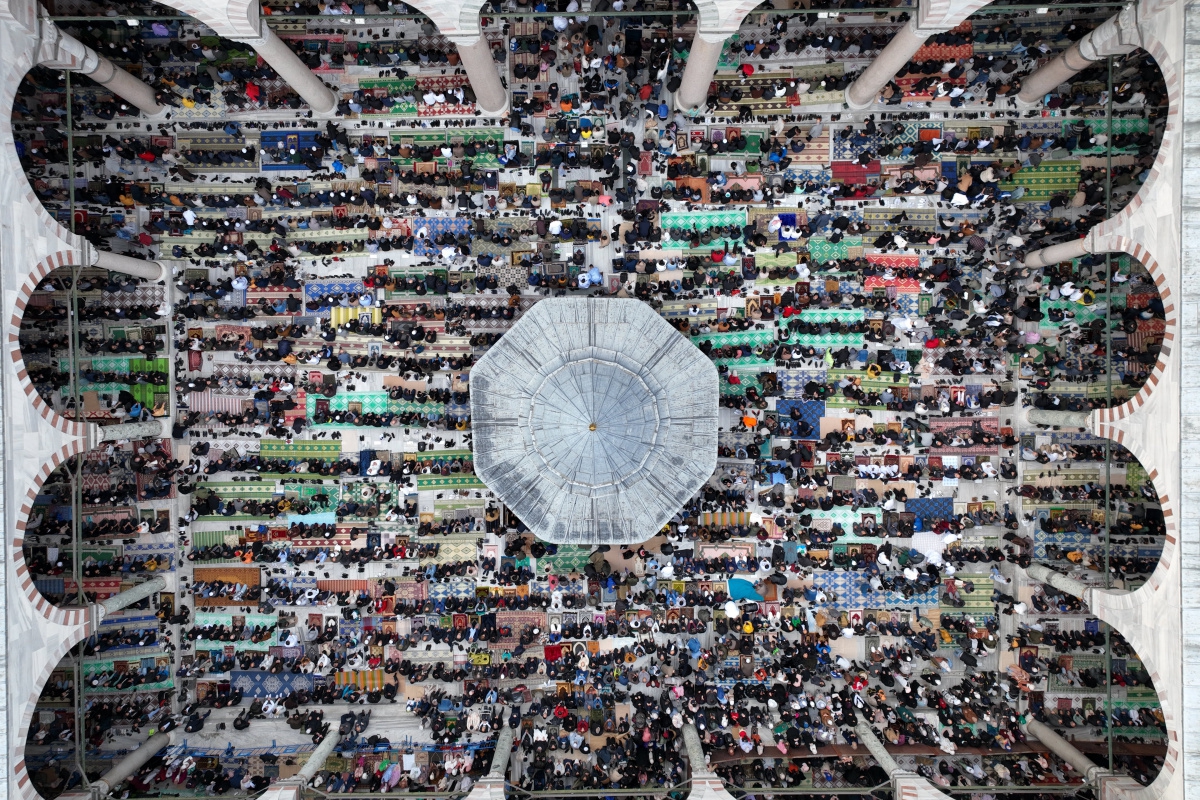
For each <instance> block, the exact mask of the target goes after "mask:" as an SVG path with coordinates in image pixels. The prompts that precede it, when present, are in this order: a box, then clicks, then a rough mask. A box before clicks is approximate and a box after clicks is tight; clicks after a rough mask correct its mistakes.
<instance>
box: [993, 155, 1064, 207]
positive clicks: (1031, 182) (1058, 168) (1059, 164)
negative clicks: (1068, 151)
mask: <svg viewBox="0 0 1200 800" xmlns="http://www.w3.org/2000/svg"><path fill="white" fill-rule="evenodd" d="M1018 186H1023V187H1025V196H1024V197H1022V198H1021V199H1022V200H1023V201H1025V202H1039V201H1046V200H1049V199H1050V198H1051V197H1053V196H1054V195H1056V194H1060V193H1062V192H1067V193H1069V194H1072V195H1073V194H1074V193H1075V190H1076V188H1077V187H1078V186H1079V162H1078V161H1043V162H1042V163H1041V164H1039V165H1038V166H1036V167H1027V168H1025V169H1022V170H1021V171H1020V172H1018V173H1017V174H1016V175H1015V176H1014V180H1013V181H1011V182H1009V183H1001V184H1000V188H1001V189H1003V190H1005V191H1012V190H1013V189H1015V188H1016V187H1018Z"/></svg>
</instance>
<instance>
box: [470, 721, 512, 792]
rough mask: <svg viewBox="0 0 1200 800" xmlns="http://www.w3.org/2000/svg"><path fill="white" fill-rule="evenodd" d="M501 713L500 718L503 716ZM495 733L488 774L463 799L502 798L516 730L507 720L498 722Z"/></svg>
mask: <svg viewBox="0 0 1200 800" xmlns="http://www.w3.org/2000/svg"><path fill="white" fill-rule="evenodd" d="M503 716H504V715H503V714H501V718H503ZM500 725H501V728H500V732H499V733H498V734H497V735H496V749H495V750H494V751H493V754H492V766H491V769H489V770H488V774H487V775H484V776H483V777H482V778H480V779H479V780H478V781H477V782H476V783H475V785H474V786H472V787H471V791H470V792H469V793H468V794H467V796H466V798H465V799H464V800H504V796H505V784H507V782H508V759H509V757H510V756H511V755H512V749H513V739H514V738H515V735H516V731H514V730H513V728H512V726H510V725H509V724H508V722H507V721H504V722H501V723H500Z"/></svg>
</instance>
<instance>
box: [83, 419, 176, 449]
mask: <svg viewBox="0 0 1200 800" xmlns="http://www.w3.org/2000/svg"><path fill="white" fill-rule="evenodd" d="M92 430H94V431H96V433H95V434H94V435H93V436H91V437H89V439H91V438H94V441H91V442H89V445H90V446H91V447H95V446H96V445H98V444H101V443H102V442H116V441H120V440H121V439H159V438H162V435H163V426H162V423H161V422H159V421H158V420H156V419H151V420H146V421H145V422H124V423H122V424H120V425H105V426H104V427H98V426H96V427H93V428H92Z"/></svg>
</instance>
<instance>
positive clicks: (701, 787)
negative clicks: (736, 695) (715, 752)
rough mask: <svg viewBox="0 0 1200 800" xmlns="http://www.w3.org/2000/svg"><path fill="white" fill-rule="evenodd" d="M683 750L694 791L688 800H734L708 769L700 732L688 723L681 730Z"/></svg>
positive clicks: (721, 782) (723, 783)
mask: <svg viewBox="0 0 1200 800" xmlns="http://www.w3.org/2000/svg"><path fill="white" fill-rule="evenodd" d="M680 734H681V735H682V736H683V749H684V752H686V753H687V759H688V766H689V768H690V769H689V770H688V772H689V775H688V777H689V778H690V780H691V784H692V790H691V792H689V793H688V800H733V795H731V794H730V793H729V790H728V789H726V788H725V782H724V781H722V780H721V779H720V778H719V777H718V776H717V775H716V773H714V772H713V771H712V770H710V769H709V768H708V761H707V760H706V759H705V758H704V745H703V744H702V743H701V741H700V732H699V731H697V730H696V726H695V725H693V724H692V723H690V722H689V723H686V724H685V725H684V726H683V727H682V728H681V729H680Z"/></svg>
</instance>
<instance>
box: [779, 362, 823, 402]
mask: <svg viewBox="0 0 1200 800" xmlns="http://www.w3.org/2000/svg"><path fill="white" fill-rule="evenodd" d="M775 375H776V378H777V379H778V381H779V386H780V388H782V389H783V394H784V397H789V398H798V397H800V396H802V395H803V394H804V387H805V385H806V384H807V383H808V382H809V381H816V382H817V383H824V382H825V378H826V376H827V375H828V373H827V372H826V371H825V370H823V369H781V370H778V371H777V372H776V373H775Z"/></svg>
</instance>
